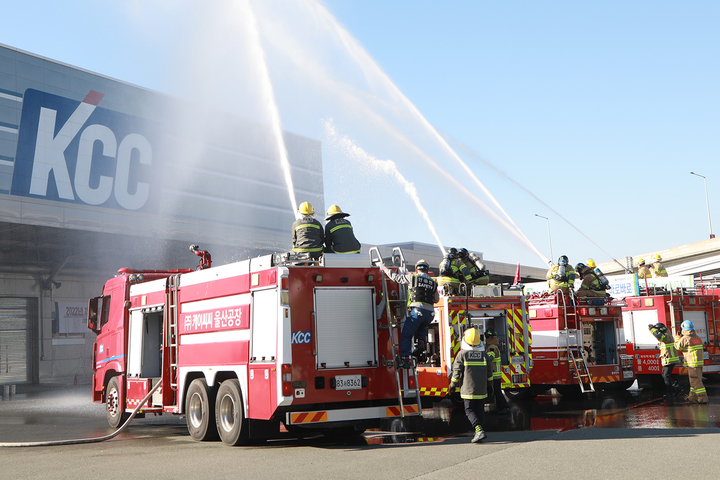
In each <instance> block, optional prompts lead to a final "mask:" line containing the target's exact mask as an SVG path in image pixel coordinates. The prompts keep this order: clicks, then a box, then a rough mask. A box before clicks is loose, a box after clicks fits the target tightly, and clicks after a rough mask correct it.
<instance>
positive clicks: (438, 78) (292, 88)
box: [0, 0, 720, 266]
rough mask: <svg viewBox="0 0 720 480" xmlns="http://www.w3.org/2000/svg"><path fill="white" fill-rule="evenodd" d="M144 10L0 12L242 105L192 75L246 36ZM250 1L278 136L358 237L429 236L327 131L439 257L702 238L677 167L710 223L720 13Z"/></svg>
mask: <svg viewBox="0 0 720 480" xmlns="http://www.w3.org/2000/svg"><path fill="white" fill-rule="evenodd" d="M146 3H147V2H141V1H137V0H131V1H126V2H120V1H114V2H91V1H64V2H54V1H33V0H29V1H25V2H9V1H4V2H2V6H1V7H0V9H1V10H0V11H2V12H3V16H4V17H5V18H12V19H13V21H12V22H5V24H4V28H3V30H2V32H1V33H0V43H4V44H6V45H10V46H13V47H17V48H20V49H22V50H26V51H29V52H32V53H35V54H38V55H42V56H46V57H49V58H52V59H55V60H59V61H62V62H65V63H69V64H71V65H75V66H79V67H81V68H85V69H88V70H91V71H94V72H97V73H101V74H104V75H107V76H110V77H114V78H117V79H120V80H123V81H127V82H130V83H133V84H137V85H140V86H143V87H147V88H151V89H154V90H158V91H162V92H168V93H172V94H178V95H183V94H187V93H188V91H187V90H183V89H182V86H181V84H183V82H182V81H180V80H182V79H183V77H184V76H186V75H191V74H193V73H198V72H199V71H200V70H203V71H204V73H203V75H202V76H199V77H198V80H199V82H200V85H203V86H204V87H203V94H204V95H208V96H211V95H212V91H213V90H221V91H222V92H223V95H221V96H222V97H224V98H227V91H228V90H230V91H231V95H237V97H238V98H240V96H241V95H242V94H241V93H239V92H235V91H233V90H234V89H233V85H238V84H239V83H238V82H239V81H240V79H241V77H243V76H244V75H249V74H251V73H252V72H251V71H249V70H243V69H242V68H241V69H239V70H241V71H240V72H238V71H236V70H234V69H228V68H227V66H228V65H230V64H232V63H234V62H233V61H231V60H230V59H229V58H228V57H223V56H222V55H220V56H219V57H220V58H219V60H218V61H217V63H215V64H208V63H202V66H195V64H194V61H195V60H196V59H197V58H201V59H202V61H203V62H205V61H207V58H205V57H207V55H208V54H207V51H208V50H210V49H213V50H214V49H215V48H217V50H218V51H219V52H225V51H226V49H227V44H228V43H232V42H233V41H236V42H241V41H242V38H243V37H241V36H239V35H238V36H237V37H235V36H233V34H232V31H233V29H235V31H237V29H238V26H240V27H241V26H242V25H244V24H243V23H242V21H239V23H238V24H235V25H226V26H225V27H222V28H228V30H227V32H228V33H227V35H225V36H224V37H221V38H222V40H217V39H216V38H215V37H212V36H210V35H209V33H208V31H207V28H206V27H203V26H202V25H208V24H210V25H214V24H215V23H214V19H213V18H212V17H211V18H205V20H206V21H208V23H206V24H205V23H202V21H201V20H202V17H203V15H209V14H208V13H207V12H206V10H207V9H205V8H204V7H203V6H204V5H207V4H205V3H203V2H193V1H190V0H187V1H180V2H170V1H166V2H162V1H158V2H154V3H152V5H151V6H150V7H148V6H147V5H146ZM253 4H254V12H255V14H256V15H257V23H258V28H259V30H260V35H261V41H262V44H263V47H264V49H265V53H266V58H267V62H268V68H269V71H270V76H271V78H272V80H273V86H274V89H275V93H276V96H277V103H278V109H279V111H280V114H281V121H282V123H283V128H285V129H287V130H289V131H293V132H296V133H299V134H302V135H306V136H309V137H312V138H317V139H319V140H321V141H322V142H323V158H324V162H325V191H326V203H327V205H329V204H331V203H338V204H340V206H341V207H342V208H343V209H344V210H346V211H348V212H350V213H351V214H352V217H351V218H350V219H351V220H352V221H353V224H354V225H355V229H356V231H357V235H358V237H359V239H360V240H361V241H362V242H363V243H371V244H373V243H374V244H385V243H396V242H404V241H409V240H416V241H421V242H426V243H431V244H434V243H436V239H435V237H434V236H433V235H432V233H431V231H430V229H429V228H428V226H427V224H426V222H425V221H424V220H423V218H422V215H420V214H419V212H418V211H417V209H416V207H415V205H414V204H413V202H412V201H411V200H410V199H409V197H408V196H407V195H406V194H405V193H404V191H403V187H402V186H401V185H399V184H398V183H397V182H396V181H394V180H393V179H392V178H389V176H388V175H387V174H385V173H382V172H381V171H378V170H377V169H373V168H372V167H370V166H368V164H367V163H362V162H358V160H357V158H356V157H353V156H352V155H349V154H348V151H347V150H344V149H343V148H341V147H338V142H336V141H335V140H337V138H334V137H332V136H329V134H328V129H327V125H328V121H329V120H330V119H332V120H331V121H332V125H333V126H334V127H335V129H336V131H337V132H338V134H339V135H340V136H347V138H348V139H349V140H350V141H351V143H353V144H354V145H356V146H357V147H360V148H362V149H363V151H364V152H365V153H366V154H367V155H368V156H370V157H373V158H376V159H378V160H393V161H394V162H395V164H396V166H397V169H398V170H399V172H400V173H401V174H402V175H403V176H404V177H405V178H407V179H408V181H410V182H412V183H413V184H414V186H415V187H416V188H417V190H418V196H419V198H420V201H421V202H422V205H423V207H424V208H425V209H426V211H427V213H428V216H429V218H430V219H431V221H432V223H433V225H434V227H435V228H436V231H437V236H438V237H439V238H440V240H441V242H442V243H443V244H445V245H446V246H456V247H461V246H464V247H467V248H468V249H471V250H479V251H482V252H484V254H485V257H486V258H487V259H490V260H495V261H503V262H508V263H516V262H522V263H524V264H531V265H535V266H542V259H541V256H539V255H538V254H537V253H536V251H535V249H536V250H539V251H540V252H542V254H543V255H545V256H549V245H548V235H547V234H548V231H547V222H546V221H545V220H544V219H541V218H538V217H536V216H535V214H539V215H542V216H545V217H548V218H549V219H550V231H551V235H552V249H553V256H554V257H557V256H559V255H560V254H567V255H568V256H569V257H570V260H571V262H572V263H576V262H578V261H584V260H585V259H586V258H588V257H593V258H595V260H596V261H597V262H603V261H608V260H610V257H615V258H618V259H622V258H623V257H625V256H626V255H638V254H642V253H646V252H650V251H655V250H661V249H664V248H668V247H673V246H677V245H682V244H686V243H692V242H696V241H700V240H704V239H707V238H708V236H709V225H708V217H707V210H706V202H705V191H704V187H703V180H702V178H698V177H696V176H693V175H690V173H689V172H690V171H695V172H697V173H700V174H702V175H705V176H706V177H707V180H708V186H709V200H710V210H711V213H713V216H712V220H713V222H714V223H715V224H716V226H717V227H718V228H720V220H718V222H715V218H716V215H715V213H717V212H720V203H718V201H720V196H718V194H717V192H718V188H717V187H718V186H720V167H718V162H717V159H718V158H719V157H720V155H719V154H720V136H718V130H719V127H720V98H719V96H720V93H719V90H718V85H720V62H718V58H719V57H720V55H719V53H720V35H718V33H717V24H718V21H719V20H720V4H718V3H716V2H703V1H697V2H691V3H681V2H663V1H659V2H658V1H653V2H650V1H637V2H620V1H617V2H615V1H609V2H565V1H536V2H490V1H456V2H429V1H424V2H418V1H412V2H411V1H392V2H388V1H374V0H365V1H349V0H326V1H324V2H322V3H320V4H318V3H316V2H314V1H310V0H308V1H307V2H297V3H296V2H289V1H275V0H268V1H265V2H253ZM216 5H217V3H216ZM318 5H319V7H318ZM325 11H327V12H328V13H329V14H330V15H331V16H332V17H334V19H335V20H336V21H337V24H333V23H332V22H330V23H328V21H327V20H323V21H321V20H320V18H321V17H322V16H323V13H322V12H325ZM318 12H320V13H318ZM336 27H339V28H340V30H338V29H336ZM218 30H219V31H224V30H222V29H221V27H218ZM341 31H346V32H347V33H348V34H349V37H346V38H344V40H343V36H342V34H341V33H339V32H341ZM348 39H350V40H348ZM213 42H215V43H213ZM343 42H344V43H343ZM348 42H350V43H348ZM193 45H195V46H199V47H200V48H198V50H200V52H199V53H198V56H197V57H195V56H192V55H187V52H188V49H189V48H191V46H193ZM348 45H350V47H348ZM203 49H204V50H203ZM353 49H354V50H353ZM203 52H205V54H203ZM352 53H354V55H355V56H353V55H352ZM365 53H366V54H367V57H365V56H364V54H365ZM358 62H360V63H358ZM373 65H374V66H376V67H377V69H375V68H373ZM236 79H237V81H235V80H236ZM388 82H391V83H388ZM194 85H195V89H194V90H193V91H192V92H194V94H195V95H197V94H198V87H197V85H198V83H195V84H194ZM205 89H206V90H205ZM243 105H244V103H243V102H242V101H240V100H238V102H237V104H234V108H235V111H237V112H239V113H242V112H243ZM413 106H414V108H416V109H417V111H416V112H413V110H412V108H413ZM418 112H419V113H420V114H421V115H422V119H421V118H420V117H418V115H417V113H418ZM246 113H248V116H250V117H253V114H252V113H250V111H248V112H246ZM423 119H424V120H423ZM425 121H426V122H427V123H424V122H425ZM427 125H432V126H433V127H434V128H435V129H437V130H438V131H439V132H440V133H442V134H445V135H449V136H450V137H452V138H453V139H455V140H457V141H459V142H461V143H462V144H464V145H466V146H467V147H469V149H471V150H472V151H474V152H475V153H476V154H478V155H479V156H480V157H482V159H484V160H485V161H487V162H489V163H490V164H492V165H493V166H494V167H495V168H496V169H500V170H502V171H503V172H505V174H506V175H507V177H510V178H511V179H512V180H514V182H517V183H519V184H521V185H522V186H523V187H524V188H525V189H527V190H529V191H530V192H531V193H532V195H531V194H529V193H528V192H527V191H526V190H523V189H522V188H520V187H518V186H517V183H514V182H513V181H510V180H508V178H507V177H505V176H503V175H499V174H498V173H497V171H496V170H494V169H493V168H490V167H489V166H488V165H487V164H486V163H484V162H482V161H480V160H479V159H478V158H477V157H475V156H472V155H469V154H468V153H467V152H466V151H464V150H462V149H459V148H456V152H457V154H458V155H459V157H460V158H461V159H462V160H463V161H464V162H465V163H466V164H467V166H468V167H469V168H470V170H472V172H473V173H474V174H475V175H476V176H477V178H478V179H479V180H480V181H481V182H482V184H483V185H484V186H485V187H486V188H487V190H489V191H490V192H491V193H492V195H493V196H494V197H495V198H496V199H497V202H498V203H499V204H500V205H501V206H502V208H503V209H504V210H505V211H506V212H507V213H508V214H509V216H510V217H511V218H512V219H513V221H514V222H515V223H516V224H517V225H518V226H519V227H520V229H521V230H522V231H523V232H524V234H525V235H526V237H527V239H528V240H529V242H530V243H531V244H532V245H533V246H534V248H531V247H529V246H528V244H527V242H523V241H521V240H519V239H518V236H517V235H515V234H513V233H511V232H510V231H509V230H508V228H506V227H503V226H502V225H501V222H499V221H497V220H496V219H494V218H493V215H491V214H488V213H487V211H486V210H485V209H484V208H479V207H478V203H477V202H476V201H475V200H474V199H472V198H470V197H469V196H468V194H467V193H464V191H469V192H472V193H473V194H474V195H475V196H476V198H481V199H482V201H483V202H484V203H485V204H486V205H491V207H490V209H491V210H494V211H496V212H497V210H498V209H497V208H496V207H495V206H492V201H490V200H489V199H488V198H487V196H486V195H484V194H482V193H481V192H480V188H479V187H478V186H477V184H475V183H474V182H473V181H471V180H470V179H469V178H468V174H467V171H465V170H464V169H463V168H462V167H459V166H458V164H457V162H456V158H455V157H453V155H452V154H450V153H448V152H447V150H446V148H445V147H444V146H443V145H441V144H440V143H439V142H438V141H437V139H436V138H434V137H433V134H432V133H431V132H430V131H429V130H428V129H427ZM389 132H390V133H389ZM401 138H402V141H400V139H401ZM427 158H432V159H433V160H434V161H436V162H437V164H438V165H439V167H440V168H441V169H442V170H443V171H445V172H447V173H448V174H449V176H450V177H451V178H452V179H455V180H449V179H448V178H446V177H443V175H442V174H441V173H440V171H439V170H438V169H437V168H436V167H432V166H429V164H428V163H427V160H426V159H427ZM455 181H457V182H458V183H455ZM296 187H299V188H301V186H296ZM536 197H537V198H539V199H540V200H542V202H544V204H543V203H541V202H540V201H538V200H537V198H536ZM302 200H303V199H302V198H298V201H302ZM545 204H546V205H549V207H550V208H548V206H546V205H545ZM559 215H561V216H562V217H564V218H565V219H567V220H569V222H570V223H571V224H572V226H571V225H569V224H568V223H566V222H565V221H563V220H562V218H561V217H560V216H559ZM500 216H502V215H500ZM573 226H574V227H576V228H577V229H579V230H581V231H582V233H583V234H584V235H582V234H580V233H578V232H577V230H576V229H575V228H573ZM586 236H587V237H589V239H590V240H589V239H588V238H586ZM598 246H599V247H598Z"/></svg>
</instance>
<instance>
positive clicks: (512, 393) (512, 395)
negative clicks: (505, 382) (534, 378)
mask: <svg viewBox="0 0 720 480" xmlns="http://www.w3.org/2000/svg"><path fill="white" fill-rule="evenodd" d="M503 393H505V396H506V397H507V398H508V399H509V400H521V399H523V398H525V397H526V396H529V395H530V389H529V388H507V389H505V390H503Z"/></svg>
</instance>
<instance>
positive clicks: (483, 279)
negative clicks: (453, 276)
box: [458, 248, 490, 285]
mask: <svg viewBox="0 0 720 480" xmlns="http://www.w3.org/2000/svg"><path fill="white" fill-rule="evenodd" d="M458 257H459V258H460V260H462V262H463V264H464V265H465V267H466V268H467V269H468V272H469V273H470V283H472V284H474V285H487V284H488V283H490V272H488V270H487V267H486V266H485V264H484V263H483V262H482V260H480V257H478V256H477V255H475V254H474V253H470V252H468V251H467V249H466V248H461V249H460V250H458Z"/></svg>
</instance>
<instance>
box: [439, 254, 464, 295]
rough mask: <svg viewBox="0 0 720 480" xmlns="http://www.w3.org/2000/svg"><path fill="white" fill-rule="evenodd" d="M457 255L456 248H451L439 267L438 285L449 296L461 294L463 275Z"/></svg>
mask: <svg viewBox="0 0 720 480" xmlns="http://www.w3.org/2000/svg"><path fill="white" fill-rule="evenodd" d="M457 255H458V251H457V249H456V248H449V249H448V250H447V252H445V256H444V257H443V259H442V260H441V261H440V265H439V267H438V272H439V276H438V279H437V280H438V284H439V285H440V286H441V287H442V288H443V289H445V291H446V293H447V294H448V295H457V294H459V293H460V284H461V283H462V282H461V280H460V278H461V275H462V274H461V273H460V270H459V269H458V264H457V263H456V261H455V260H456V257H457Z"/></svg>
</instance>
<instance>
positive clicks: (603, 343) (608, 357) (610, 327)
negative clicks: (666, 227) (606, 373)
mask: <svg viewBox="0 0 720 480" xmlns="http://www.w3.org/2000/svg"><path fill="white" fill-rule="evenodd" d="M582 343H583V354H584V355H586V357H585V361H587V362H588V364H590V365H614V364H617V363H618V361H617V341H616V338H615V322H607V321H601V322H593V321H590V322H582Z"/></svg>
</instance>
